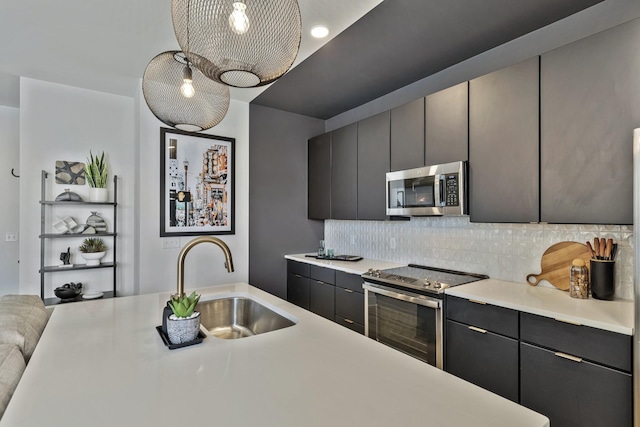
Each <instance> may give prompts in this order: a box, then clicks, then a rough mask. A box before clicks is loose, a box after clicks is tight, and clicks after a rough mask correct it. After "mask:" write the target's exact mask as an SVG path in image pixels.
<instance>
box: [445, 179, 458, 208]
mask: <svg viewBox="0 0 640 427" xmlns="http://www.w3.org/2000/svg"><path fill="white" fill-rule="evenodd" d="M459 194H460V190H459V188H458V174H457V173H448V174H445V196H446V199H445V206H459V205H460V198H459Z"/></svg>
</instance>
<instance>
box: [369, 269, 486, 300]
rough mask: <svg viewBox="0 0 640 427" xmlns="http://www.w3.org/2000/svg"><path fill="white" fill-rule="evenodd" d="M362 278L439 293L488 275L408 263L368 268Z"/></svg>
mask: <svg viewBox="0 0 640 427" xmlns="http://www.w3.org/2000/svg"><path fill="white" fill-rule="evenodd" d="M362 278H363V279H365V280H366V281H367V282H373V283H379V284H387V285H394V286H396V287H404V288H409V289H412V290H419V291H423V292H427V293H435V294H441V293H443V292H444V290H445V289H446V288H451V287H453V286H459V285H464V284H465V283H471V282H475V281H477V280H482V279H488V278H489V276H487V275H484V274H475V273H466V272H464V271H456V270H447V269H443V268H436V267H427V266H423V265H417V264H409V265H408V266H406V267H397V268H391V269H389V270H369V271H368V272H366V273H364V274H363V275H362Z"/></svg>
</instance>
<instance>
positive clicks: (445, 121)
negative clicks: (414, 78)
mask: <svg viewBox="0 0 640 427" xmlns="http://www.w3.org/2000/svg"><path fill="white" fill-rule="evenodd" d="M424 110H425V111H424V114H425V146H424V159H425V164H426V165H437V164H441V163H450V162H457V161H460V160H468V158H469V83H468V82H464V83H460V84H459V85H456V86H452V87H450V88H447V89H445V90H441V91H440V92H436V93H434V94H431V95H429V96H427V97H426V98H425V106H424Z"/></svg>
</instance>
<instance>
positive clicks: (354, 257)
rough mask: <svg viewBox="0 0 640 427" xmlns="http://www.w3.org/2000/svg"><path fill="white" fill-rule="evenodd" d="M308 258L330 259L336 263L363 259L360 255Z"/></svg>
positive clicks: (312, 256) (308, 256)
mask: <svg viewBox="0 0 640 427" xmlns="http://www.w3.org/2000/svg"><path fill="white" fill-rule="evenodd" d="M305 256H306V257H307V258H315V259H328V260H334V261H352V262H353V261H360V260H361V259H362V257H361V256H358V255H334V256H333V257H331V258H329V257H328V256H318V255H305Z"/></svg>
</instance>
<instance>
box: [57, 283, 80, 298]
mask: <svg viewBox="0 0 640 427" xmlns="http://www.w3.org/2000/svg"><path fill="white" fill-rule="evenodd" d="M53 293H54V294H56V296H57V297H58V298H60V299H61V300H62V301H70V300H73V299H75V298H76V297H77V296H78V295H80V294H81V293H82V283H73V282H71V283H65V284H64V285H62V286H59V287H57V288H55V289H54V290H53Z"/></svg>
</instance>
